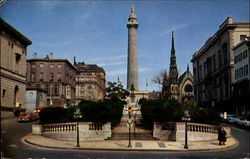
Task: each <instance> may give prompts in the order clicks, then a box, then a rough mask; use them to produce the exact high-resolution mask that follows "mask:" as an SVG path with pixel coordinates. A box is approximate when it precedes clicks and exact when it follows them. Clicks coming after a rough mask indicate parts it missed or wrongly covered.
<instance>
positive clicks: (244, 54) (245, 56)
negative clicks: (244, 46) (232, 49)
mask: <svg viewBox="0 0 250 159" xmlns="http://www.w3.org/2000/svg"><path fill="white" fill-rule="evenodd" d="M245 58H247V50H244V51H243V59H245Z"/></svg>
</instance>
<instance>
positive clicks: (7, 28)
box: [0, 18, 31, 118]
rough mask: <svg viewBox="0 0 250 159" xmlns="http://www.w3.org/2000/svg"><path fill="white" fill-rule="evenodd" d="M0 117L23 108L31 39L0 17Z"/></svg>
mask: <svg viewBox="0 0 250 159" xmlns="http://www.w3.org/2000/svg"><path fill="white" fill-rule="evenodd" d="M0 43H1V44H0V46H1V51H0V57H1V66H0V81H1V92H0V95H1V118H8V117H11V116H13V113H12V112H13V110H14V109H17V108H23V107H24V105H25V91H26V55H27V46H28V45H30V44H31V41H30V40H29V39H28V38H27V37H25V36H24V35H22V34H21V33H20V32H18V31H17V30H16V29H15V28H13V27H12V26H11V25H10V24H8V23H7V22H5V21H4V20H3V19H1V18H0Z"/></svg>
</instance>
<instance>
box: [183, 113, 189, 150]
mask: <svg viewBox="0 0 250 159" xmlns="http://www.w3.org/2000/svg"><path fill="white" fill-rule="evenodd" d="M190 119H191V117H190V115H189V114H188V110H186V111H184V116H183V117H182V120H183V121H185V145H184V149H188V139H187V122H188V121H190Z"/></svg>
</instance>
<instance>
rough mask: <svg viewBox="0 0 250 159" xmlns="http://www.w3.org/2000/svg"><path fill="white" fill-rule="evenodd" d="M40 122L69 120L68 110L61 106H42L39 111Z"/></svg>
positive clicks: (49, 122) (48, 122)
mask: <svg viewBox="0 0 250 159" xmlns="http://www.w3.org/2000/svg"><path fill="white" fill-rule="evenodd" d="M39 118H40V124H51V123H62V122H67V121H69V118H68V110H67V109H65V108H62V107H48V108H44V109H43V110H41V111H40V113H39Z"/></svg>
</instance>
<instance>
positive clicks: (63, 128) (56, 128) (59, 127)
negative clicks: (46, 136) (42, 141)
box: [42, 123, 77, 132]
mask: <svg viewBox="0 0 250 159" xmlns="http://www.w3.org/2000/svg"><path fill="white" fill-rule="evenodd" d="M76 126H77V124H76V123H64V124H46V125H42V131H43V132H70V131H76Z"/></svg>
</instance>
